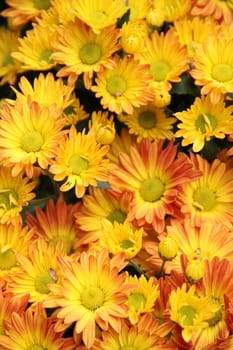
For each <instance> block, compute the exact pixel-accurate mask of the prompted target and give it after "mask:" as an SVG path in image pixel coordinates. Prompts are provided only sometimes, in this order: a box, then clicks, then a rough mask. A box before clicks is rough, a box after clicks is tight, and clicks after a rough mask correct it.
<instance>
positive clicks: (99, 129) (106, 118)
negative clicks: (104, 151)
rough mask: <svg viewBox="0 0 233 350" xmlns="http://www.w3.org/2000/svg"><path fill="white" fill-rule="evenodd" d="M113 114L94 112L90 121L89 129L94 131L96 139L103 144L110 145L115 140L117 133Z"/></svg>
mask: <svg viewBox="0 0 233 350" xmlns="http://www.w3.org/2000/svg"><path fill="white" fill-rule="evenodd" d="M113 118H114V116H113V114H110V115H109V113H108V112H101V111H98V112H95V111H94V112H92V114H91V120H90V122H89V125H88V126H89V130H91V131H93V133H94V134H95V137H96V141H97V142H98V143H100V144H101V145H109V144H111V143H112V142H113V140H114V138H115V134H116V129H115V123H114V120H113Z"/></svg>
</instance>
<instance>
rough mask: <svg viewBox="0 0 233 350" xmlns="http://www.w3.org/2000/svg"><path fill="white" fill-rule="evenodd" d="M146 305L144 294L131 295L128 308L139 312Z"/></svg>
mask: <svg viewBox="0 0 233 350" xmlns="http://www.w3.org/2000/svg"><path fill="white" fill-rule="evenodd" d="M145 304H146V298H145V296H144V295H143V294H142V293H131V294H130V295H129V297H128V306H129V307H134V308H135V310H136V311H138V310H139V309H140V308H141V307H143V306H144V305H145Z"/></svg>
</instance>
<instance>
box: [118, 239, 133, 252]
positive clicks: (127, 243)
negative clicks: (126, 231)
mask: <svg viewBox="0 0 233 350" xmlns="http://www.w3.org/2000/svg"><path fill="white" fill-rule="evenodd" d="M120 247H121V248H122V249H124V250H127V249H129V248H132V247H134V243H133V242H131V241H130V240H129V239H124V240H123V241H121V242H120Z"/></svg>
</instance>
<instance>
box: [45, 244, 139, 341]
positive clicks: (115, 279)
mask: <svg viewBox="0 0 233 350" xmlns="http://www.w3.org/2000/svg"><path fill="white" fill-rule="evenodd" d="M58 261H59V266H60V269H61V272H62V275H63V276H64V277H63V280H62V283H61V284H60V285H58V284H57V285H55V284H54V285H53V286H52V285H51V286H50V288H51V290H52V292H53V294H54V295H53V296H51V297H50V299H48V300H47V301H45V303H44V306H45V307H59V310H58V312H57V314H56V316H57V318H58V319H62V320H63V322H64V324H63V325H62V327H65V328H68V327H69V326H70V325H71V324H72V323H75V327H74V332H75V333H77V334H79V333H82V339H83V342H84V344H85V345H86V346H87V347H88V348H91V346H92V345H93V343H94V339H95V334H96V325H98V326H99V327H100V328H101V329H102V330H107V329H108V327H109V326H111V327H112V328H113V329H114V330H115V331H117V332H120V329H121V323H120V319H121V318H124V317H126V308H125V301H126V300H127V293H129V291H130V290H131V289H132V288H133V287H134V284H132V283H131V284H130V283H127V282H125V279H126V273H121V274H119V272H120V271H121V270H122V269H123V268H124V267H125V265H126V263H125V256H124V254H123V253H122V254H118V255H115V256H114V257H113V258H111V259H110V257H109V254H108V252H107V250H105V249H103V250H102V251H101V252H99V253H98V252H96V251H89V252H82V253H81V255H80V258H79V260H73V261H72V260H68V259H67V258H65V257H63V258H62V257H61V258H58ZM58 328H60V327H59V324H58V327H56V330H57V331H59V329H58Z"/></svg>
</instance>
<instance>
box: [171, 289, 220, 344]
mask: <svg viewBox="0 0 233 350" xmlns="http://www.w3.org/2000/svg"><path fill="white" fill-rule="evenodd" d="M169 304H170V318H171V320H172V321H173V322H176V323H177V324H178V325H179V326H180V327H181V328H182V337H183V339H184V340H185V342H187V343H188V342H189V341H190V339H191V338H192V335H193V334H195V333H197V334H199V333H200V331H201V330H202V329H203V328H206V327H208V319H210V318H211V317H213V316H214V314H215V312H216V311H217V310H218V306H217V305H216V303H215V302H214V301H213V300H211V298H209V297H205V296H202V297H199V296H198V295H197V293H196V290H195V285H192V286H191V287H190V288H189V289H188V290H187V286H186V284H185V283H184V284H182V286H181V288H180V287H178V288H177V289H175V290H173V291H172V292H171V294H170V296H169Z"/></svg>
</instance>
